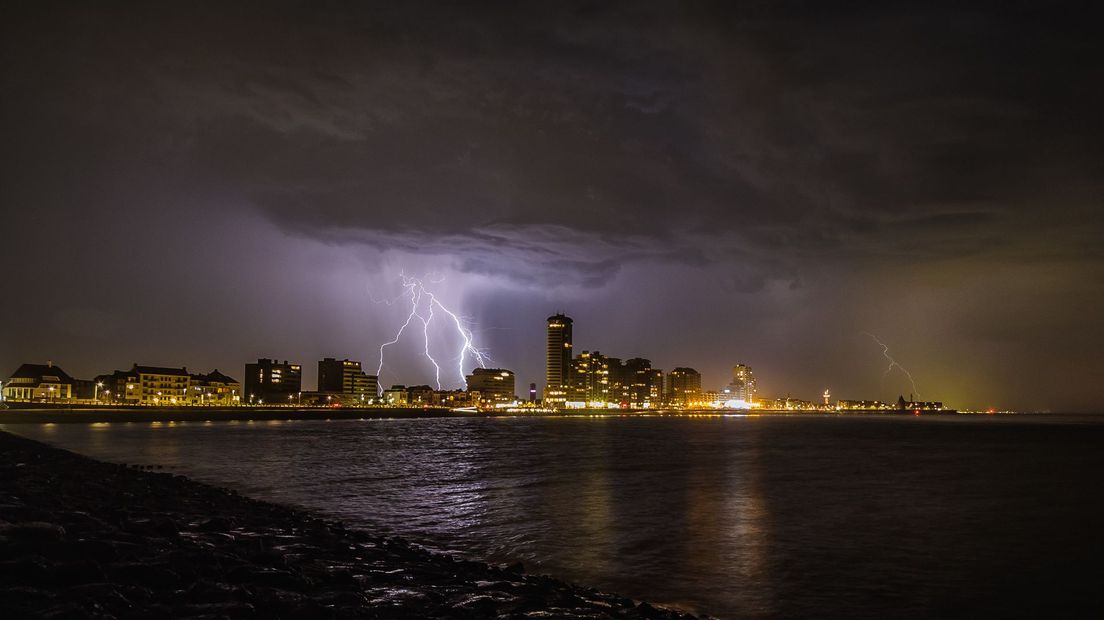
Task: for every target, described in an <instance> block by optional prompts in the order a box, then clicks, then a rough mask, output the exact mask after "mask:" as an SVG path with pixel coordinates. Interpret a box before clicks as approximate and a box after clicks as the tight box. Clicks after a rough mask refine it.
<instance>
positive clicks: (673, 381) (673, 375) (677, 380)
mask: <svg viewBox="0 0 1104 620" xmlns="http://www.w3.org/2000/svg"><path fill="white" fill-rule="evenodd" d="M701 396H702V390H701V374H700V373H699V372H698V371H696V370H694V369H693V368H675V369H674V370H672V371H671V372H669V373H667V402H668V403H669V404H671V405H672V406H675V407H691V406H693V405H694V404H695V403H697V402H698V401H699V400H701Z"/></svg>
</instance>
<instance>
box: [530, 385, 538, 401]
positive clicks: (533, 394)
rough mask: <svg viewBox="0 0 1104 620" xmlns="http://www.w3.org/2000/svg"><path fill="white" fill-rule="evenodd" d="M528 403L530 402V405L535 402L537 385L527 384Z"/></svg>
mask: <svg viewBox="0 0 1104 620" xmlns="http://www.w3.org/2000/svg"><path fill="white" fill-rule="evenodd" d="M529 402H530V404H533V403H536V402H537V384H536V383H530V384H529Z"/></svg>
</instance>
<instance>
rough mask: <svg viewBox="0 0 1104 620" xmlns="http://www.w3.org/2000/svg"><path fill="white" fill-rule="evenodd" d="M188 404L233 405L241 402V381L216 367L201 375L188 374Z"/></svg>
mask: <svg viewBox="0 0 1104 620" xmlns="http://www.w3.org/2000/svg"><path fill="white" fill-rule="evenodd" d="M189 383H190V386H189V389H188V397H189V398H188V401H189V402H188V404H191V405H206V406H216V407H233V406H237V405H240V404H241V393H242V392H241V383H239V382H238V380H237V379H233V378H231V377H228V376H226V375H224V374H222V373H221V372H219V371H218V369H217V368H216V369H215V370H213V371H211V372H209V373H207V374H205V375H203V374H199V375H190V376H189Z"/></svg>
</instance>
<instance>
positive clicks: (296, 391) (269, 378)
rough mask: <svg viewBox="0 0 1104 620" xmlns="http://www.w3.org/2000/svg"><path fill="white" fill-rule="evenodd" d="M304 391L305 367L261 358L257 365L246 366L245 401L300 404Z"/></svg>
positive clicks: (285, 361) (243, 396)
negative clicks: (301, 394) (300, 396)
mask: <svg viewBox="0 0 1104 620" xmlns="http://www.w3.org/2000/svg"><path fill="white" fill-rule="evenodd" d="M302 391H303V367H302V366H300V365H299V364H289V363H288V361H287V360H284V361H282V362H278V361H276V360H270V359H267V358H263V357H262V358H260V359H258V360H257V363H256V364H246V365H245V393H244V394H243V395H242V398H243V401H244V402H247V403H252V404H258V403H261V402H264V403H267V404H270V405H287V404H291V403H294V404H299V402H300V401H299V395H300V393H301V392H302Z"/></svg>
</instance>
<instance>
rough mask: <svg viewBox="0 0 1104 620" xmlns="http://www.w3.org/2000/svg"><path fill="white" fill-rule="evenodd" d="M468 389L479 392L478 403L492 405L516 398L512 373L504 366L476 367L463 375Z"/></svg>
mask: <svg viewBox="0 0 1104 620" xmlns="http://www.w3.org/2000/svg"><path fill="white" fill-rule="evenodd" d="M465 379H466V380H467V383H468V391H469V392H472V393H475V392H478V393H479V404H480V405H485V406H494V405H496V404H499V403H509V402H513V401H514V400H516V397H515V395H514V373H513V371H512V370H506V369H504V368H476V369H475V370H473V371H472V374H470V375H468V376H467V377H465Z"/></svg>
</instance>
